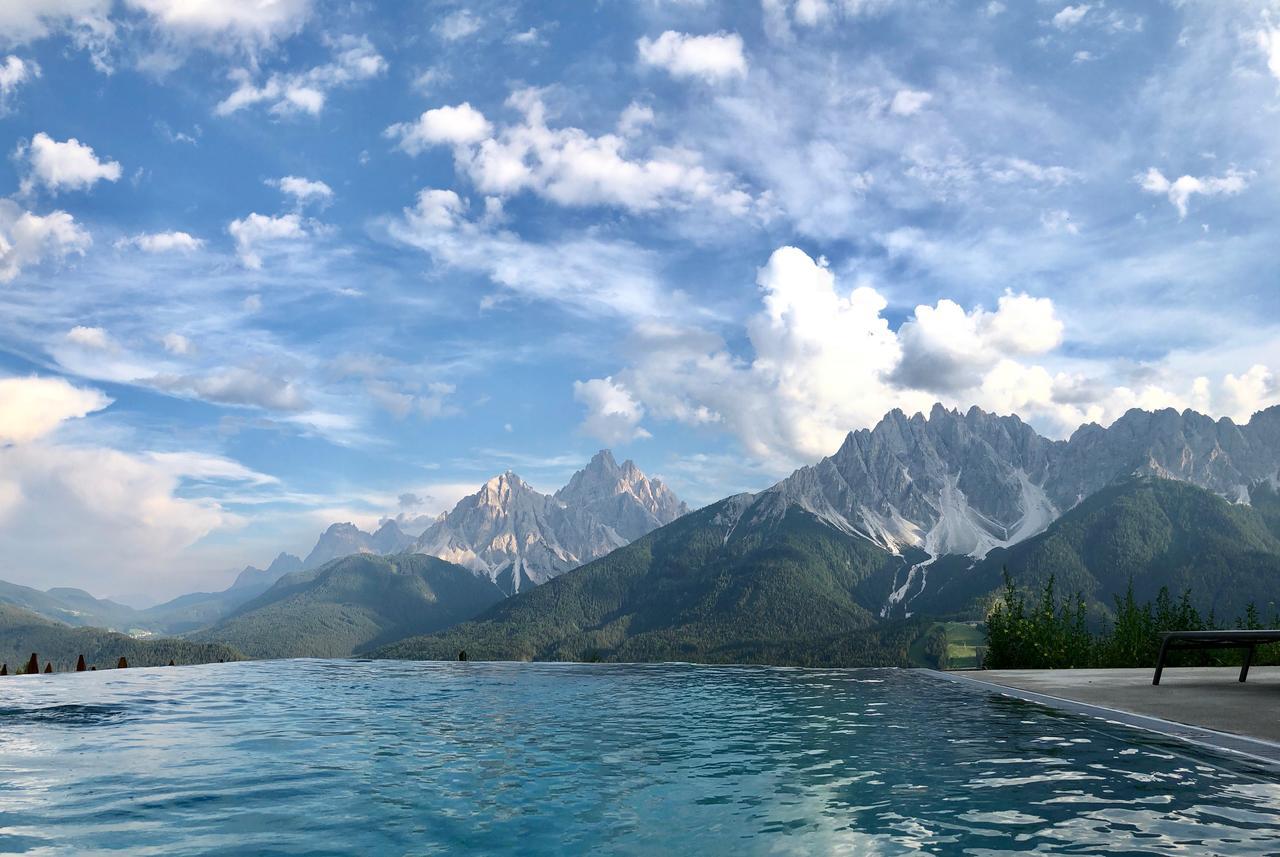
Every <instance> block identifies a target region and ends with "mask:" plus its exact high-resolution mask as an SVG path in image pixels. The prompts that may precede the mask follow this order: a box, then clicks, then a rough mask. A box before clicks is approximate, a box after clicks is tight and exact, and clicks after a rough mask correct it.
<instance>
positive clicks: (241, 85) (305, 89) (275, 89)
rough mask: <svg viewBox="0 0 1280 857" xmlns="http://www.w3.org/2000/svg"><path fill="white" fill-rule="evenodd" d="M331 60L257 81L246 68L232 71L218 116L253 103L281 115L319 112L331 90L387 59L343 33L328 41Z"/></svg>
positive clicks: (366, 75) (372, 73) (369, 74)
mask: <svg viewBox="0 0 1280 857" xmlns="http://www.w3.org/2000/svg"><path fill="white" fill-rule="evenodd" d="M330 47H331V48H332V50H333V53H334V58H333V62H330V63H326V64H324V65H320V66H316V67H315V68H312V69H310V70H308V71H305V72H300V73H297V74H272V75H271V76H269V77H268V78H267V80H266V81H265V82H264V83H263V84H261V85H258V84H257V83H255V82H254V75H253V73H252V72H251V71H249V70H248V69H236V70H234V71H232V72H231V75H230V77H231V80H232V81H233V82H234V83H235V84H236V89H235V91H233V92H232V93H231V94H230V95H228V96H227V97H226V98H224V99H223V100H222V101H220V102H218V105H217V106H216V107H215V108H214V112H215V113H217V114H218V115H219V116H228V115H230V114H232V113H235V112H236V111H238V110H242V109H244V108H246V107H250V106H253V105H256V104H267V105H268V109H269V110H270V111H271V112H272V113H274V114H276V115H280V116H287V115H293V114H298V113H307V114H310V115H312V116H318V115H319V114H320V112H321V111H322V110H324V105H325V101H326V99H327V98H328V94H329V92H330V91H332V90H334V89H339V88H342V87H347V86H352V85H354V84H356V83H359V82H361V81H365V80H369V79H371V78H374V77H377V76H379V75H381V74H382V73H383V72H385V71H386V70H387V61H386V60H385V59H383V58H382V55H381V54H379V53H378V52H377V51H376V50H374V48H373V45H372V44H370V43H369V40H368V39H366V38H364V37H360V38H356V37H353V36H345V37H343V38H341V39H337V40H335V41H332V42H331V43H330Z"/></svg>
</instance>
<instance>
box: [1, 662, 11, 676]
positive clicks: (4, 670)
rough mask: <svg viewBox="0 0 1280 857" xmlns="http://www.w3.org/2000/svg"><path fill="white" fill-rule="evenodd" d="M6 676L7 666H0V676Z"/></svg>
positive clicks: (7, 672)
mask: <svg viewBox="0 0 1280 857" xmlns="http://www.w3.org/2000/svg"><path fill="white" fill-rule="evenodd" d="M8 674H9V665H8V664H0V675H8Z"/></svg>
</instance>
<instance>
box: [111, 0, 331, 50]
mask: <svg viewBox="0 0 1280 857" xmlns="http://www.w3.org/2000/svg"><path fill="white" fill-rule="evenodd" d="M125 2H126V3H127V4H128V5H129V6H132V7H133V8H135V9H140V10H142V11H143V12H145V13H147V15H149V16H150V18H151V20H152V22H153V23H154V24H155V25H156V26H158V27H160V28H162V29H164V30H166V31H168V32H169V33H171V34H173V35H176V36H180V37H184V38H208V37H209V36H219V35H220V36H227V37H230V38H232V39H233V40H235V41H236V42H238V43H240V44H243V45H245V46H249V47H253V46H263V45H267V44H269V43H270V42H272V41H273V40H275V39H277V38H281V37H284V36H289V35H292V34H293V33H296V32H297V31H298V30H299V29H301V27H302V24H303V23H304V22H305V21H306V19H307V17H308V16H309V15H310V13H311V0H125Z"/></svg>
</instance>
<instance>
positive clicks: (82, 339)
mask: <svg viewBox="0 0 1280 857" xmlns="http://www.w3.org/2000/svg"><path fill="white" fill-rule="evenodd" d="M67 342H70V343H71V344H72V345H79V346H80V347H81V348H92V349H94V350H97V351H110V350H112V349H113V348H114V347H115V343H113V342H112V341H111V337H110V336H108V335H107V332H106V331H105V330H103V329H102V328H100V327H85V326H83V325H76V326H75V327H73V328H71V329H70V330H68V331H67Z"/></svg>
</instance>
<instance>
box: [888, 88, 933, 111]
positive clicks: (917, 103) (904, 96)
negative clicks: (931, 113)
mask: <svg viewBox="0 0 1280 857" xmlns="http://www.w3.org/2000/svg"><path fill="white" fill-rule="evenodd" d="M932 99H933V96H932V95H930V94H929V93H927V92H919V91H917V90H914V89H899V90H898V91H897V92H895V93H894V95H893V101H892V102H891V103H890V104H889V112H890V113H893V114H895V115H897V116H912V115H914V114H916V113H919V112H920V111H921V110H923V109H924V106H925V105H926V104H928V103H929V102H930V101H931V100H932Z"/></svg>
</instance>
